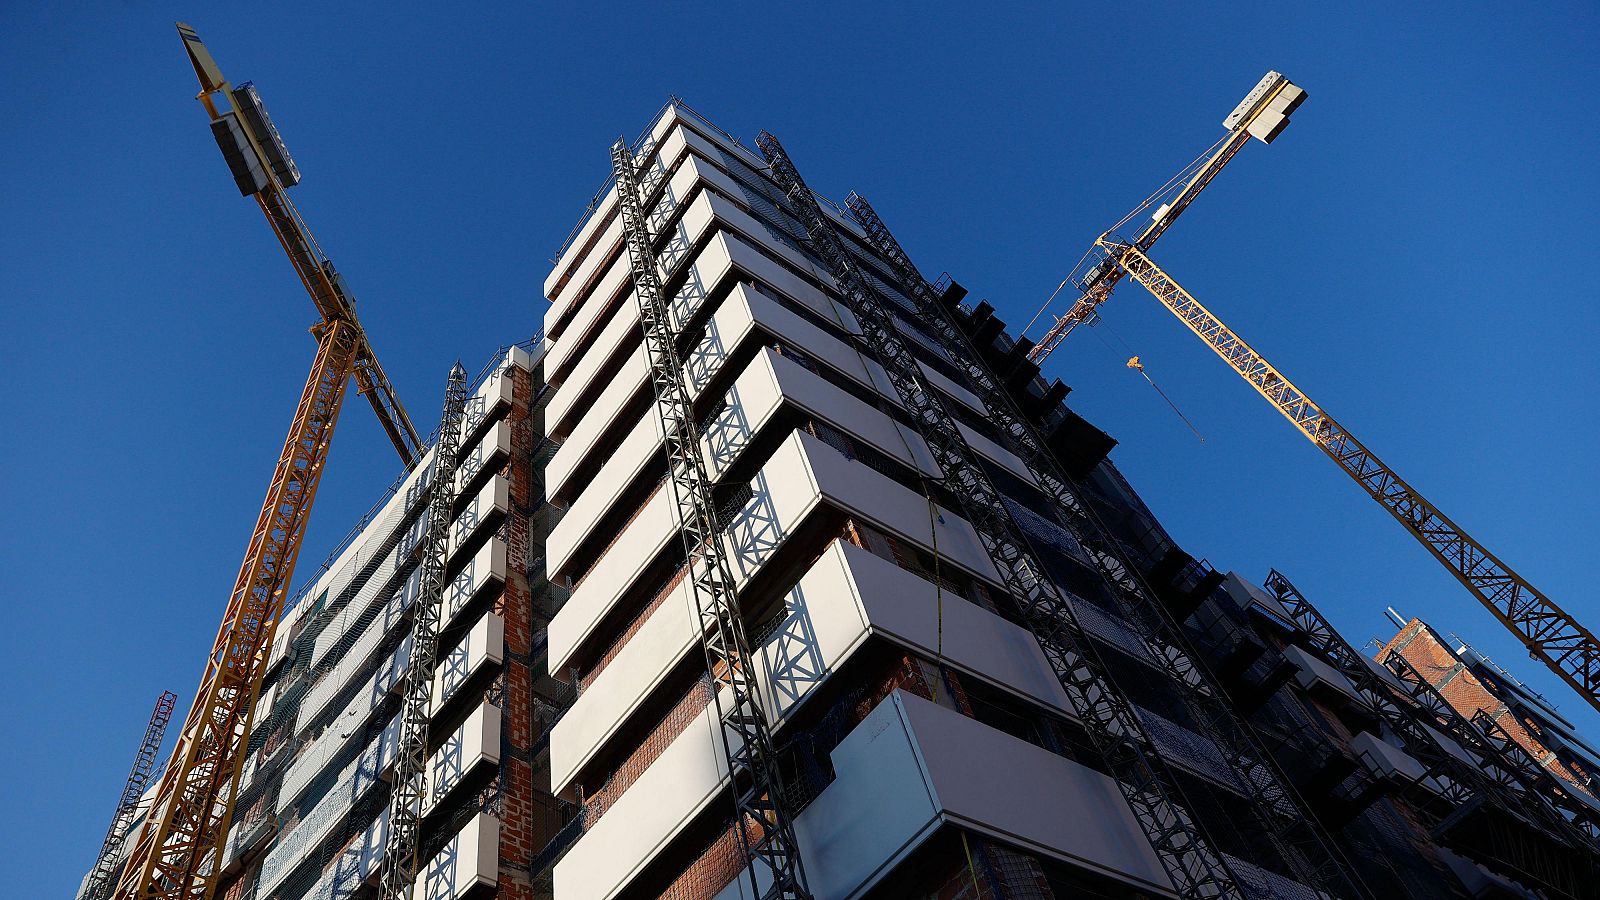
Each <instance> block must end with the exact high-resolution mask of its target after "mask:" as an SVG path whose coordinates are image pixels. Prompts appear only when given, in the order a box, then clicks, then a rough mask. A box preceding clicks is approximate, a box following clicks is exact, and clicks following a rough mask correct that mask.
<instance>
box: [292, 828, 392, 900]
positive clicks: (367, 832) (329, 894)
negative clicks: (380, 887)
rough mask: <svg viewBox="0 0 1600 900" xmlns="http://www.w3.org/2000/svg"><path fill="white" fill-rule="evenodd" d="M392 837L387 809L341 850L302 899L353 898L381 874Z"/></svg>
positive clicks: (340, 899) (345, 899) (343, 899)
mask: <svg viewBox="0 0 1600 900" xmlns="http://www.w3.org/2000/svg"><path fill="white" fill-rule="evenodd" d="M388 837H389V810H388V808H384V809H380V810H379V811H378V816H377V818H376V819H375V820H373V822H372V824H370V825H368V826H367V827H366V829H364V830H363V831H362V832H361V834H360V835H359V836H357V837H356V839H355V840H353V841H351V842H350V843H349V844H348V845H346V846H345V847H344V848H343V849H341V850H340V851H339V854H338V855H337V856H335V857H334V858H333V860H332V862H330V863H329V864H328V867H327V868H326V869H325V870H324V871H323V873H322V877H321V878H319V879H317V883H316V884H314V885H312V887H311V890H309V891H307V892H306V895H305V897H303V898H301V900H351V898H352V897H354V896H355V895H356V892H357V891H359V890H360V889H361V887H362V885H364V884H365V883H366V882H367V880H368V879H369V878H372V877H373V876H374V875H376V874H377V873H378V866H379V864H380V863H381V862H382V861H383V851H384V844H385V842H386V841H387V840H388Z"/></svg>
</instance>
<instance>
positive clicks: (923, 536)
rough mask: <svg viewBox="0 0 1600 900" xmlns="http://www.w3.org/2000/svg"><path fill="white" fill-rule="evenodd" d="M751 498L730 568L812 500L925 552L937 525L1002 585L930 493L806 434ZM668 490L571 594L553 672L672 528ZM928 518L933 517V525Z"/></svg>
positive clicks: (788, 442) (976, 570) (772, 540)
mask: <svg viewBox="0 0 1600 900" xmlns="http://www.w3.org/2000/svg"><path fill="white" fill-rule="evenodd" d="M750 485H751V491H752V497H751V500H750V501H749V502H748V503H747V504H746V505H745V507H744V508H743V509H741V510H740V511H739V513H738V514H737V515H736V516H735V517H734V519H733V521H732V522H731V523H730V525H729V528H728V533H729V537H730V539H731V541H732V545H733V549H734V559H733V563H734V565H735V568H736V570H753V569H754V568H755V567H756V566H757V565H759V564H760V563H761V562H762V561H764V560H765V559H766V558H767V557H768V556H769V555H770V554H771V553H772V552H774V551H775V550H776V549H777V548H778V547H779V546H780V545H781V544H782V542H783V540H784V539H785V538H786V537H787V536H788V535H789V534H790V533H792V531H793V529H794V528H796V527H797V526H798V525H799V524H800V523H801V521H803V520H804V518H805V517H806V516H807V514H809V513H810V512H811V511H812V510H813V509H815V508H816V507H817V505H818V504H821V503H824V502H826V503H828V504H830V505H833V506H835V507H836V508H839V509H843V510H845V511H847V512H849V513H851V514H854V515H856V516H858V517H860V518H862V519H863V520H866V521H868V522H871V523H873V524H875V525H877V526H878V527H880V528H883V529H885V530H888V531H890V532H892V533H895V534H898V535H900V536H901V537H903V538H905V539H906V540H908V541H910V542H912V543H914V544H917V545H919V546H922V547H924V548H927V549H929V550H930V551H931V549H932V547H933V546H934V543H935V538H934V532H933V531H931V530H930V524H931V525H932V527H933V528H934V529H937V546H938V548H939V553H940V556H941V557H942V558H943V559H944V560H946V561H947V562H949V563H950V564H951V565H954V566H956V567H958V568H961V569H965V570H966V571H968V572H969V573H971V574H973V575H975V576H977V577H979V578H982V579H984V580H986V581H987V582H989V583H990V584H994V585H998V584H999V577H998V575H997V574H996V572H995V569H994V567H993V565H992V564H991V563H990V562H989V557H988V554H987V553H986V552H985V551H984V550H983V546H982V544H981V543H979V541H978V537H977V534H976V532H974V531H973V530H972V526H971V525H969V524H968V523H967V522H966V520H964V519H962V518H961V517H960V516H959V515H957V514H956V513H955V512H953V511H949V510H938V512H937V513H936V515H935V516H930V515H929V509H928V501H927V498H926V497H924V496H923V495H922V494H920V493H917V492H915V491H912V490H910V489H909V488H906V487H903V486H901V485H900V484H898V483H897V482H894V481H892V480H890V479H889V478H888V477H887V476H885V475H882V474H880V473H878V472H877V471H875V470H873V469H871V468H868V467H867V466H865V465H863V464H861V463H857V462H852V461H850V460H848V459H846V458H845V457H844V456H843V455H842V454H840V453H839V452H838V451H837V450H835V449H833V448H832V447H829V446H828V445H826V444H824V443H822V442H821V441H819V440H817V439H816V438H814V437H812V436H811V435H809V434H805V433H798V432H797V433H795V434H791V435H790V436H789V437H788V438H787V439H785V440H784V442H783V443H782V444H780V445H779V447H778V449H777V450H776V451H774V452H773V454H772V456H771V458H769V459H768V460H767V462H766V463H765V464H764V465H763V466H762V468H761V471H760V472H759V473H758V474H757V475H756V477H755V478H754V479H752V481H751V482H750ZM668 499H669V498H668V497H667V495H666V493H665V491H663V492H661V493H658V494H657V495H656V496H655V498H653V499H652V500H651V501H650V502H649V503H647V504H645V506H644V508H643V509H642V510H641V511H640V512H639V514H638V516H636V517H635V518H634V520H633V521H632V522H630V523H629V524H628V526H627V527H626V528H625V529H624V530H623V531H622V533H621V535H619V537H618V539H617V544H616V545H615V546H621V547H626V548H627V551H628V552H626V553H607V554H606V555H604V556H602V557H601V558H600V561H599V562H597V563H596V564H595V566H594V568H593V569H591V570H590V571H589V573H588V575H587V576H586V577H585V578H584V580H583V581H582V582H581V583H580V584H579V585H578V586H577V587H576V588H574V589H573V591H572V595H571V596H570V597H569V598H568V599H567V602H566V604H565V605H564V606H563V607H562V609H561V611H560V612H559V613H557V614H556V617H555V618H554V619H553V620H552V621H551V623H550V630H549V658H550V670H551V671H552V672H561V671H564V670H565V669H566V668H567V667H568V666H569V665H571V664H572V655H573V654H574V653H575V652H576V651H577V649H578V648H579V647H580V646H581V645H582V644H583V643H584V641H586V640H588V638H589V637H590V635H591V634H592V633H593V631H594V629H595V627H596V626H597V625H598V624H599V623H600V621H602V620H603V619H604V618H605V616H606V615H607V614H608V613H609V612H610V611H611V609H612V607H613V606H614V605H615V604H616V602H617V601H618V600H619V599H620V598H621V597H622V595H623V593H624V592H625V591H626V590H627V589H628V588H629V587H630V586H632V584H633V582H634V580H635V579H636V578H637V577H638V575H639V573H640V572H641V571H642V570H643V567H644V565H645V564H646V562H647V561H648V559H649V558H650V557H653V556H654V555H655V554H656V553H657V552H659V551H660V549H661V548H662V547H663V546H665V544H666V542H667V541H668V540H671V539H672V538H673V537H674V536H675V535H676V534H677V525H678V523H677V522H676V521H675V518H674V516H675V514H674V511H673V510H672V509H671V508H670V503H669V502H668ZM930 519H932V520H933V521H932V522H931V523H930Z"/></svg>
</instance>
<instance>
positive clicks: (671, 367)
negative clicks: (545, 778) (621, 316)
mask: <svg viewBox="0 0 1600 900" xmlns="http://www.w3.org/2000/svg"><path fill="white" fill-rule="evenodd" d="M611 167H612V175H613V177H614V179H615V181H616V190H617V207H618V211H619V216H620V218H621V220H622V229H623V234H624V237H625V241H626V243H627V247H628V260H629V263H630V265H631V267H632V273H633V291H634V298H635V301H636V302H637V304H638V307H639V320H640V324H641V325H642V327H643V332H644V346H645V350H646V353H647V354H648V357H649V363H650V374H651V384H652V386H653V388H654V393H655V409H656V414H657V416H659V418H660V422H661V433H662V436H663V437H662V439H663V441H664V444H665V448H666V458H667V468H668V477H667V481H668V482H670V484H671V491H672V494H671V496H672V502H673V506H674V507H675V510H676V521H677V522H679V523H680V525H681V534H682V537H683V544H684V552H685V555H686V556H687V558H688V568H689V577H688V578H687V580H688V581H689V582H690V584H691V586H692V587H691V593H692V594H693V597H694V603H695V610H696V612H697V614H698V616H699V622H700V634H701V635H702V642H703V645H704V648H705V654H706V668H707V670H708V671H709V672H710V673H711V675H712V678H713V679H714V681H715V682H716V684H715V686H714V687H713V688H712V691H711V693H712V700H713V703H714V704H715V706H716V710H717V716H718V718H719V720H720V721H721V723H722V734H721V738H722V739H721V741H720V744H721V745H722V749H723V752H724V755H725V756H726V761H727V765H728V776H729V781H730V783H731V785H732V793H733V797H734V803H735V807H736V808H735V820H734V829H733V830H734V831H735V832H736V833H737V834H738V840H739V847H740V850H741V851H742V852H743V855H744V859H745V863H746V865H745V871H746V875H747V877H748V878H749V879H750V886H751V888H752V890H753V891H754V894H755V896H757V897H763V898H767V897H781V898H801V900H808V898H809V897H810V893H809V892H808V891H807V889H806V883H805V872H804V869H803V867H802V865H801V861H800V848H799V843H798V841H797V840H796V838H795V834H794V826H793V821H792V817H791V816H790V814H789V810H788V808H787V806H786V805H785V803H784V800H783V798H784V792H783V786H782V782H781V780H780V775H779V772H778V766H777V762H776V758H775V753H774V749H773V742H772V732H771V727H770V726H769V724H768V722H767V717H766V712H765V711H764V710H763V709H762V707H761V703H760V699H759V697H758V696H757V687H756V684H755V677H756V670H757V668H758V667H757V665H756V663H755V659H754V657H753V656H752V655H751V653H750V645H749V640H748V637H747V635H746V633H745V626H744V619H743V617H742V613H741V611H740V608H739V596H738V591H737V582H736V581H735V579H734V575H733V569H732V567H731V565H730V563H729V558H730V557H729V546H728V538H727V534H726V532H725V530H724V527H723V526H724V523H723V521H722V517H721V516H720V515H719V513H718V506H717V503H716V500H715V498H714V496H713V494H712V483H711V477H710V475H709V474H708V473H707V471H706V466H705V460H704V458H703V457H702V456H701V453H700V429H699V428H698V427H697V426H696V424H695V416H694V408H693V404H692V401H691V400H690V398H689V392H688V388H687V387H686V383H685V378H684V370H683V369H684V367H683V358H682V350H681V348H680V347H679V345H678V343H679V338H680V336H681V335H680V332H679V329H678V327H677V323H675V322H674V319H673V310H672V309H671V307H670V306H669V304H668V302H667V298H666V295H665V292H664V291H663V290H662V285H661V276H660V273H659V263H658V262H657V259H656V248H655V238H654V236H652V235H651V234H650V230H649V225H648V224H647V220H646V216H645V211H644V206H643V202H642V198H641V197H640V185H639V171H638V169H637V168H636V167H635V165H634V161H633V154H632V151H631V150H630V149H629V148H628V145H627V143H626V142H625V141H621V140H619V141H617V143H616V144H615V145H614V146H613V147H612V148H611ZM725 694H726V696H724V695H725Z"/></svg>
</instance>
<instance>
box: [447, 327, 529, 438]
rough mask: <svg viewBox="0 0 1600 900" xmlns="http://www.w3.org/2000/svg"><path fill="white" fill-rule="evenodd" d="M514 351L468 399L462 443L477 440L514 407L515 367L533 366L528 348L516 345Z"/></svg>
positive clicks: (463, 415) (463, 419) (462, 421)
mask: <svg viewBox="0 0 1600 900" xmlns="http://www.w3.org/2000/svg"><path fill="white" fill-rule="evenodd" d="M511 350H512V353H511V356H510V357H509V358H508V360H507V363H506V365H504V366H501V367H500V368H498V369H496V370H495V371H493V372H492V373H490V374H489V377H488V378H485V379H484V380H483V384H481V385H479V386H478V389H477V390H476V391H473V393H472V396H470V397H468V398H467V403H466V406H465V408H464V409H463V410H462V417H461V441H462V446H468V445H470V444H471V443H472V442H473V441H475V440H477V438H478V435H479V434H481V433H482V431H483V429H484V428H485V427H487V425H488V424H489V423H490V422H493V421H494V420H495V417H496V416H499V415H500V414H502V413H504V412H505V411H506V410H508V409H510V408H511V397H512V393H513V391H514V388H515V385H516V380H515V379H514V378H513V377H512V374H511V369H513V368H524V369H526V368H530V367H531V362H532V361H531V358H530V357H529V356H528V354H527V353H526V352H525V351H522V350H520V349H519V348H516V347H513V348H511Z"/></svg>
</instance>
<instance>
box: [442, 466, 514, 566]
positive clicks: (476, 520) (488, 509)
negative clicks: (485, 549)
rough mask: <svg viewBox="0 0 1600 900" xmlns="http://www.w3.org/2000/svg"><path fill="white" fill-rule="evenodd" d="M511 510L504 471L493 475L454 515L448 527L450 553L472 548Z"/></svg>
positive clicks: (508, 485)
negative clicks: (452, 521)
mask: <svg viewBox="0 0 1600 900" xmlns="http://www.w3.org/2000/svg"><path fill="white" fill-rule="evenodd" d="M510 512H511V482H510V480H508V479H507V478H506V477H505V476H504V475H496V476H494V477H493V478H491V479H490V480H489V481H488V482H487V483H486V484H484V486H483V487H482V488H481V489H479V491H478V493H476V494H474V495H473V497H472V499H471V500H469V501H467V505H466V506H465V507H463V508H462V510H461V512H460V513H458V514H457V515H456V519H455V522H454V523H453V524H452V525H451V527H450V550H449V555H450V557H451V558H453V557H454V556H455V555H456V554H457V553H458V552H460V551H461V550H463V549H466V548H471V549H473V550H474V551H475V550H476V549H477V548H478V547H479V546H480V542H481V541H485V540H487V539H488V533H489V530H490V529H492V528H494V527H495V526H496V525H498V524H499V523H500V521H501V520H503V519H504V518H505V516H506V515H507V514H508V513H510Z"/></svg>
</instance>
